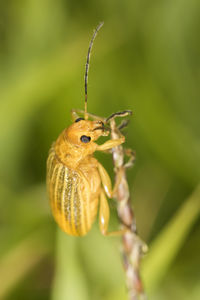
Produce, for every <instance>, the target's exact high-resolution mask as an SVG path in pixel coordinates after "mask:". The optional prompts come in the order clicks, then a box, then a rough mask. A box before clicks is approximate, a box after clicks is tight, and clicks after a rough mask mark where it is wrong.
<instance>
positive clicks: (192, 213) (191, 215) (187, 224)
mask: <svg viewBox="0 0 200 300" xmlns="http://www.w3.org/2000/svg"><path fill="white" fill-rule="evenodd" d="M199 212H200V186H198V187H197V188H196V190H195V191H194V192H193V194H192V195H191V196H190V197H189V198H188V199H187V200H186V202H185V203H184V204H183V206H182V207H181V208H180V210H179V211H178V212H177V213H176V215H175V216H174V217H173V218H172V220H171V221H170V222H169V224H167V226H166V227H165V228H164V230H163V231H162V232H161V233H160V235H159V236H158V237H157V238H156V240H155V241H154V242H153V244H152V245H151V246H150V251H149V253H148V255H147V256H146V258H145V259H144V261H143V268H142V275H143V278H144V282H145V285H146V288H147V290H149V291H152V290H154V289H155V288H156V287H157V286H158V284H159V282H160V280H161V279H162V278H163V277H164V275H165V274H166V272H167V270H168V268H169V267H170V265H171V263H172V261H173V260H174V259H175V256H176V255H177V253H178V251H179V250H180V248H181V246H182V245H183V243H184V241H185V240H186V238H187V236H188V234H189V232H190V230H191V228H192V226H193V224H194V222H195V221H196V220H197V218H198V216H199Z"/></svg>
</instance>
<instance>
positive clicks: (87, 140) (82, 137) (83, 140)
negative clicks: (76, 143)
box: [81, 135, 91, 143]
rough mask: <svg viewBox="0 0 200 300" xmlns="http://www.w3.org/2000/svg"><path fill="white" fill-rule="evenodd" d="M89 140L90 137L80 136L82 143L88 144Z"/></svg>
mask: <svg viewBox="0 0 200 300" xmlns="http://www.w3.org/2000/svg"><path fill="white" fill-rule="evenodd" d="M90 140H91V137H90V136H87V135H82V136H81V142H83V143H89V142H90Z"/></svg>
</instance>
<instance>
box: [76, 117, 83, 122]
mask: <svg viewBox="0 0 200 300" xmlns="http://www.w3.org/2000/svg"><path fill="white" fill-rule="evenodd" d="M81 120H84V119H83V118H78V119H76V120H75V122H79V121H81Z"/></svg>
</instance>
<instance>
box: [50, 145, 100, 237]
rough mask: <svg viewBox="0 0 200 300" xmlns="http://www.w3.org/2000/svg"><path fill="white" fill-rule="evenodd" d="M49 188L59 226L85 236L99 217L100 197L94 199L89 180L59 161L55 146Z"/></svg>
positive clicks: (74, 233) (51, 203) (68, 231)
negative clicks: (89, 188)
mask: <svg viewBox="0 0 200 300" xmlns="http://www.w3.org/2000/svg"><path fill="white" fill-rule="evenodd" d="M47 187H48V195H49V200H50V206H51V210H52V213H53V216H54V218H55V220H56V222H57V223H58V225H59V226H60V228H61V229H62V230H63V231H64V232H66V233H68V234H70V235H75V236H82V235H85V234H86V233H87V232H88V231H89V230H90V228H91V225H92V223H93V221H94V218H95V216H96V213H97V205H98V199H97V198H96V199H93V201H91V200H92V199H91V197H90V195H91V194H90V192H89V190H88V189H87V188H86V187H88V184H87V182H86V179H85V178H84V177H82V176H81V174H80V172H79V171H76V170H73V169H71V168H68V167H67V166H65V165H64V164H63V163H61V162H60V161H59V158H58V157H57V155H56V153H55V150H54V146H52V148H51V149H50V152H49V156H48V160H47ZM88 192H89V193H88ZM87 193H88V195H87Z"/></svg>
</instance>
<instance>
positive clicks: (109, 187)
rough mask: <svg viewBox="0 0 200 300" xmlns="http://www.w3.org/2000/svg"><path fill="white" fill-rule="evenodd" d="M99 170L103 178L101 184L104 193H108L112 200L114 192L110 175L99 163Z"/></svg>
mask: <svg viewBox="0 0 200 300" xmlns="http://www.w3.org/2000/svg"><path fill="white" fill-rule="evenodd" d="M98 170H99V175H100V177H101V182H102V185H103V188H104V191H105V192H106V195H107V196H108V197H109V198H112V195H113V192H112V183H111V180H110V176H109V175H108V173H107V171H106V169H104V167H103V166H102V165H101V164H100V163H98Z"/></svg>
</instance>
